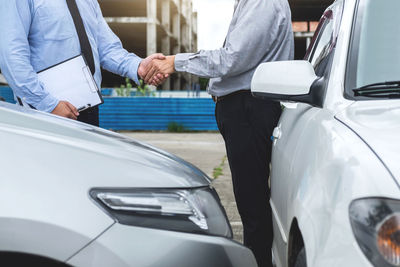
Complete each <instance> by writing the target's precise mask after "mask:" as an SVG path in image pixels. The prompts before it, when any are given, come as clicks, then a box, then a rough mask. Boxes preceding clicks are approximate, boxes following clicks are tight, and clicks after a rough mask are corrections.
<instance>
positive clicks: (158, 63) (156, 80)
mask: <svg viewBox="0 0 400 267" xmlns="http://www.w3.org/2000/svg"><path fill="white" fill-rule="evenodd" d="M174 72H175V56H164V55H163V54H154V55H151V56H149V57H147V58H145V59H143V60H142V62H141V63H140V65H139V69H138V75H139V77H140V78H141V79H143V81H144V82H145V83H146V84H150V85H154V86H158V85H160V84H162V83H163V82H164V81H165V80H166V79H167V78H168V77H169V76H170V75H171V74H172V73H174Z"/></svg>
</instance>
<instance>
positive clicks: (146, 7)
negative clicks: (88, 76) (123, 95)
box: [99, 0, 197, 90]
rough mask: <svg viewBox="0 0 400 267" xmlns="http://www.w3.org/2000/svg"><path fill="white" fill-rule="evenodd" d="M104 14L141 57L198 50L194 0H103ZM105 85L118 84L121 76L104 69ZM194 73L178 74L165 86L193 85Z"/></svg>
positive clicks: (128, 46) (182, 87)
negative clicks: (159, 53)
mask: <svg viewBox="0 0 400 267" xmlns="http://www.w3.org/2000/svg"><path fill="white" fill-rule="evenodd" d="M99 3H100V6H101V9H102V12H103V16H104V17H105V19H106V21H107V23H108V24H109V25H110V27H111V29H112V30H113V31H114V32H115V33H116V34H117V35H118V37H119V38H120V39H121V41H122V43H123V45H124V47H125V48H126V49H127V50H128V51H130V52H134V53H136V54H137V55H138V56H140V57H146V56H148V55H151V54H154V53H158V52H161V53H163V54H165V55H171V54H177V53H185V52H196V51H197V13H196V12H193V3H192V0H99ZM103 77H104V79H103V85H104V86H118V85H119V84H121V83H123V80H121V78H119V77H116V76H115V75H112V74H110V73H106V72H105V73H103ZM192 79H193V77H192V75H188V74H174V75H173V76H172V77H171V78H170V79H169V80H168V81H167V82H166V83H164V84H163V85H162V89H164V90H172V89H175V90H182V89H188V88H190V86H191V81H192Z"/></svg>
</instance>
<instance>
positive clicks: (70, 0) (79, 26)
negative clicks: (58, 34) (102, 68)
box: [67, 0, 96, 75]
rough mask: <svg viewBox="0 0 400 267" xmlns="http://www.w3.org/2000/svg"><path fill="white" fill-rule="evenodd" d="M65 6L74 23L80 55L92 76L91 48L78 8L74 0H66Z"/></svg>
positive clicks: (92, 60) (93, 69)
mask: <svg viewBox="0 0 400 267" xmlns="http://www.w3.org/2000/svg"><path fill="white" fill-rule="evenodd" d="M67 5H68V9H69V12H70V13H71V16H72V19H73V21H74V24H75V28H76V32H77V33H78V38H79V43H80V45H81V51H82V54H83V56H84V57H85V59H86V62H87V64H88V65H89V68H90V71H91V72H92V74H93V75H94V72H95V71H96V69H95V65H94V59H93V52H92V47H91V46H90V42H89V38H88V36H87V34H86V30H85V26H84V25H83V21H82V17H81V14H80V13H79V9H78V6H77V5H76V2H75V0H67Z"/></svg>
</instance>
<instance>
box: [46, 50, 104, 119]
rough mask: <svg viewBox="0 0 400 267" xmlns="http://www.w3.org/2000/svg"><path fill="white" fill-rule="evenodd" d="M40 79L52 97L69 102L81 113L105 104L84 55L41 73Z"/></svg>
mask: <svg viewBox="0 0 400 267" xmlns="http://www.w3.org/2000/svg"><path fill="white" fill-rule="evenodd" d="M38 78H39V82H40V84H41V85H42V86H43V88H44V89H45V90H47V91H48V92H49V93H50V94H51V95H52V96H54V97H55V98H57V99H59V100H60V101H68V102H69V103H71V104H72V105H74V106H75V107H76V108H77V109H78V111H79V112H81V111H84V110H86V109H88V108H91V107H96V106H99V105H101V104H103V103H104V100H103V97H102V96H101V93H100V90H99V88H98V86H97V84H96V82H95V80H94V78H93V75H92V73H91V72H90V69H89V67H88V65H87V64H86V61H85V58H84V57H83V55H82V54H81V55H78V56H75V57H72V58H70V59H67V60H65V61H63V62H61V63H58V64H56V65H53V66H51V67H49V68H47V69H44V70H41V71H39V72H38Z"/></svg>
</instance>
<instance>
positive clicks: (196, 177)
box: [0, 103, 256, 267]
mask: <svg viewBox="0 0 400 267" xmlns="http://www.w3.org/2000/svg"><path fill="white" fill-rule="evenodd" d="M0 148H1V151H2V152H3V153H0V163H1V170H0V172H1V175H0V181H1V187H0V203H2V205H1V207H2V208H1V209H0V251H9V252H21V253H29V254H33V255H39V256H45V257H48V258H51V259H55V260H58V261H62V262H64V261H67V260H68V259H70V258H71V257H72V256H75V257H74V260H76V261H77V262H76V263H77V264H78V263H79V262H90V261H91V260H93V258H92V257H91V255H89V254H85V253H86V251H87V249H91V248H92V246H95V248H96V249H95V250H96V251H97V249H99V250H98V251H106V250H110V251H112V253H111V254H110V253H104V254H102V257H101V261H104V262H107V260H110V261H111V260H112V261H113V262H115V263H117V262H120V263H121V265H117V264H115V265H108V266H115V267H118V266H138V265H135V264H136V263H137V262H138V261H140V260H141V261H143V262H146V261H151V259H152V258H154V257H155V255H156V254H158V253H160V256H159V259H161V255H163V256H166V255H165V254H163V249H166V250H167V251H168V249H169V247H168V246H169V245H172V244H174V243H176V244H184V245H185V246H193V247H191V248H190V247H188V249H189V248H190V249H193V250H194V251H195V250H196V248H198V249H199V250H200V251H201V250H203V253H212V252H213V251H214V253H215V251H219V252H221V255H222V256H223V255H226V256H225V257H224V259H225V260H227V262H232V265H231V266H238V267H239V266H243V264H242V262H243V261H244V260H246V261H247V265H246V266H256V263H255V260H254V256H253V254H252V253H251V251H250V250H249V249H247V248H245V247H243V246H241V245H239V244H237V243H235V242H234V241H232V240H230V239H224V238H221V237H203V236H201V235H190V234H183V233H178V232H168V231H160V230H154V229H145V228H135V227H128V226H126V227H125V226H122V225H119V224H116V223H115V222H114V220H113V219H112V218H110V217H109V216H108V215H106V213H105V212H103V210H101V209H100V208H99V207H98V206H97V205H96V204H95V203H94V201H92V200H91V199H90V197H89V190H90V189H92V188H125V189H126V188H194V187H203V186H209V185H210V180H209V178H208V177H207V176H206V175H205V174H204V173H203V172H201V171H200V170H198V169H197V168H195V167H193V166H192V165H191V164H189V163H187V162H184V161H183V160H181V159H179V158H177V157H175V156H173V155H171V154H169V153H166V152H163V151H160V150H158V149H156V148H153V147H150V146H147V145H145V144H142V143H139V142H136V141H134V140H132V139H128V138H126V137H124V136H122V135H119V134H116V133H112V132H109V131H105V130H102V129H99V128H95V127H92V126H88V125H85V124H82V123H78V122H74V121H71V120H67V119H63V118H59V117H56V116H53V115H49V114H45V113H41V112H37V111H33V110H30V109H26V108H22V107H19V106H16V105H11V104H7V103H0ZM165 236H168V240H167V239H165ZM139 237H140V238H139ZM108 238H111V240H113V241H112V242H114V243H107V242H108V241H107V240H109V239H108ZM146 240H151V244H152V245H153V246H152V247H148V246H147V247H144V246H141V244H142V243H145V241H146ZM167 241H168V242H167ZM103 242H105V243H103ZM159 242H160V244H163V245H164V246H165V247H160V246H158V245H157V244H158V243H159ZM114 245H115V246H114ZM125 245H126V247H125ZM130 245H132V246H136V248H137V249H138V250H137V251H136V253H137V254H136V255H137V256H136V257H135V258H129V259H128V258H126V251H127V250H129V249H130V248H131V246H130ZM102 246H106V248H105V249H104V250H102V249H103V248H102ZM83 248H86V249H85V250H83V251H82V249H83ZM151 248H153V251H152V253H150V252H149V251H150V250H151ZM141 249H142V250H141ZM225 250H227V251H228V252H225ZM232 251H234V252H235V253H232ZM78 252H81V253H82V254H77V253H78ZM85 255H86V256H85ZM106 255H109V256H110V257H112V258H110V259H108V258H107V257H106ZM214 255H215V254H214ZM238 255H241V258H239V259H237V258H238ZM85 257H88V258H87V259H86V258H85ZM175 257H178V258H182V257H183V256H182V254H180V253H176V254H174V255H168V256H167V258H166V259H164V260H166V261H167V260H171V261H173V260H174V258H175ZM148 258H149V259H148ZM170 258H171V259H170ZM211 259H212V258H211ZM188 260H190V259H188ZM78 261H79V262H78ZM129 261H131V262H129ZM200 262H201V261H199V263H200ZM203 262H207V263H211V262H212V261H210V260H209V259H207V258H205V259H204V261H203ZM81 266H82V265H81ZM93 266H96V265H93ZM97 266H98V265H97ZM146 266H150V265H146ZM209 266H212V265H209Z"/></svg>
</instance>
